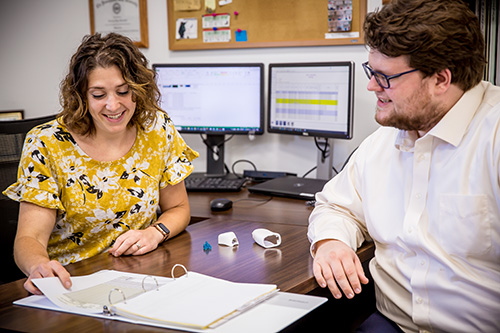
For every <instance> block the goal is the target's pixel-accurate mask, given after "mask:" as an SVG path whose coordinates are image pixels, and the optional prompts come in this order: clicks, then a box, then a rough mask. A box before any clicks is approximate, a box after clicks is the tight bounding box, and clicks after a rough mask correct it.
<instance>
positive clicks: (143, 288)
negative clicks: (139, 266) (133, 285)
mask: <svg viewBox="0 0 500 333" xmlns="http://www.w3.org/2000/svg"><path fill="white" fill-rule="evenodd" d="M147 278H152V279H153V280H154V281H155V283H156V290H160V286H159V285H158V280H156V278H155V277H154V276H151V275H148V276H145V277H144V279H142V290H144V292H146V291H147V290H146V288H145V287H144V281H145V280H146V279H147Z"/></svg>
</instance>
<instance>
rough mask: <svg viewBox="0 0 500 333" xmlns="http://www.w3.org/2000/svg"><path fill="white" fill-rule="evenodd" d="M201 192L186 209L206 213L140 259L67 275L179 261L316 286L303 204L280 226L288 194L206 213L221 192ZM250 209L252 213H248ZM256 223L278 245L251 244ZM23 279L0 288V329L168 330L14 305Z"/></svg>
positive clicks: (88, 263) (289, 287)
mask: <svg viewBox="0 0 500 333" xmlns="http://www.w3.org/2000/svg"><path fill="white" fill-rule="evenodd" d="M206 196H207V198H206V199H204V198H203V197H204V196H203V195H198V194H197V195H195V196H192V195H190V201H191V204H192V205H193V204H196V203H200V205H199V206H198V207H193V208H192V210H193V212H195V213H196V212H199V214H200V215H202V214H204V215H205V216H206V215H210V216H212V217H211V218H208V219H207V218H205V219H199V220H200V221H199V222H197V223H192V224H190V225H189V226H188V227H187V228H186V231H184V232H183V233H181V234H180V235H178V236H177V237H175V238H173V239H171V240H169V241H167V242H165V243H164V244H162V245H161V246H160V247H159V248H158V249H156V250H155V251H153V252H151V253H148V254H146V255H143V256H127V257H118V258H115V257H113V256H111V255H109V254H106V253H105V254H100V255H97V256H95V257H92V258H89V259H86V260H83V261H81V262H78V263H74V264H70V265H68V266H66V267H67V269H68V271H69V272H70V273H71V274H72V275H86V274H90V273H93V272H96V271H99V270H102V269H113V270H120V271H127V272H134V273H141V274H150V275H160V276H170V270H171V268H172V266H173V265H174V264H177V263H180V264H183V265H184V266H185V267H187V269H188V270H191V271H195V272H199V273H203V274H207V275H211V276H215V277H219V278H223V279H227V280H230V281H235V282H252V283H274V284H277V285H278V288H280V289H281V290H282V291H288V292H295V293H309V292H311V291H313V290H315V289H316V288H318V285H317V283H316V281H315V279H314V276H313V272H312V258H311V256H310V254H309V245H310V244H309V241H308V240H307V235H306V232H307V226H306V223H307V216H308V215H309V209H310V208H308V207H306V206H305V205H304V204H303V202H301V201H297V200H294V201H295V204H299V206H297V207H298V208H295V209H292V210H295V211H296V212H295V213H296V214H297V215H296V216H295V218H293V217H290V222H291V221H295V220H299V221H300V222H296V223H286V222H287V220H286V219H285V217H287V216H289V214H290V212H281V210H282V209H284V207H285V208H286V207H291V206H294V205H293V203H294V202H293V201H292V202H290V201H289V200H292V199H280V198H274V199H273V200H272V201H271V202H269V203H267V204H266V205H269V206H267V208H265V209H256V208H255V207H253V208H250V207H241V209H239V208H238V206H235V208H233V210H232V211H229V212H224V213H211V212H210V213H209V214H206V213H207V212H206V209H207V208H206V206H203V205H202V204H203V202H205V203H206V201H208V202H209V201H210V198H214V197H220V195H213V194H208V195H206ZM237 196H242V197H245V196H247V197H248V196H249V195H248V193H246V194H245V193H238V194H235V197H237ZM228 197H229V196H228ZM233 198H234V197H233ZM275 199H277V200H275ZM262 206H265V205H262ZM261 208H262V207H261ZM203 210H205V211H203ZM251 211H253V212H254V214H253V215H252V216H251V214H250V212H251ZM273 211H274V212H275V213H276V215H275V216H277V217H276V220H277V221H278V223H275V222H274V220H273V219H266V216H267V214H270V216H274V215H273ZM261 213H262V215H261ZM282 213H283V214H282ZM236 215H238V216H243V217H247V216H251V217H252V219H250V218H248V219H247V218H233V217H234V216H236ZM292 215H293V214H292ZM206 217H209V216H206ZM303 220H305V221H306V223H305V224H301V223H302V221H303ZM256 228H267V229H269V230H272V231H274V232H278V233H279V234H280V235H281V237H282V244H281V245H280V246H279V247H277V248H273V249H264V248H262V247H260V246H259V245H257V244H255V243H254V241H253V238H252V235H251V233H252V231H253V230H254V229H256ZM226 231H233V232H235V233H236V235H237V237H238V240H239V243H240V245H239V246H238V247H235V248H229V247H222V246H219V245H218V244H217V240H218V235H219V234H220V233H223V232H226ZM206 241H207V242H208V243H209V244H210V245H211V246H212V250H211V251H210V252H208V253H205V252H204V251H203V244H204V243H205V242H206ZM358 254H359V255H360V258H361V260H362V261H366V260H369V258H371V257H372V256H373V247H372V246H371V245H365V246H363V247H362V248H361V249H360V250H359V251H358ZM23 283H24V279H23V280H18V281H15V282H12V283H8V284H4V285H0V329H10V330H16V331H46V332H63V331H64V332H67V331H70V330H75V331H78V332H103V331H107V332H115V331H117V332H119V331H134V332H156V331H158V332H165V331H166V330H163V329H157V328H154V327H149V326H141V325H133V324H128V323H123V322H115V321H112V320H104V319H97V318H90V317H85V316H78V315H71V314H66V313H62V312H55V311H48V310H40V309H35V308H27V307H21V306H14V305H12V302H13V301H15V300H17V299H20V298H23V297H26V296H28V293H27V292H26V291H25V290H24V288H23ZM167 331H168V330H167Z"/></svg>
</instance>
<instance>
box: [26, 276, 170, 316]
mask: <svg viewBox="0 0 500 333" xmlns="http://www.w3.org/2000/svg"><path fill="white" fill-rule="evenodd" d="M169 280H171V279H169V278H165V277H152V276H147V275H142V274H134V273H127V272H118V271H111V270H104V271H99V272H97V273H94V274H91V275H85V276H76V277H71V281H72V283H73V285H72V287H71V288H70V289H66V288H64V287H63V286H62V284H61V282H60V281H59V278H57V277H52V278H43V279H33V283H34V284H35V285H36V286H37V287H38V289H40V290H41V291H42V292H43V293H44V295H45V296H46V297H47V298H48V299H49V300H50V301H51V302H52V303H54V304H56V305H57V306H59V307H61V308H66V309H72V310H74V311H77V312H86V313H102V312H103V306H104V305H106V306H108V307H109V306H110V300H111V303H119V302H123V301H124V300H125V301H126V300H131V299H133V298H134V297H136V296H138V295H140V294H142V293H144V292H146V291H149V290H156V289H157V288H158V287H160V286H161V285H163V284H164V283H166V281H169ZM157 283H158V285H157Z"/></svg>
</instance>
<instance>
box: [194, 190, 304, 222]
mask: <svg viewBox="0 0 500 333" xmlns="http://www.w3.org/2000/svg"><path fill="white" fill-rule="evenodd" d="M216 198H227V199H230V200H232V201H233V202H234V203H233V208H232V209H230V210H228V211H225V212H212V211H210V201H211V200H213V199H216ZM269 198H271V197H269V196H266V195H259V194H252V193H250V192H248V190H246V189H244V190H242V191H240V192H218V193H215V192H208V193H207V192H190V193H189V204H190V206H191V216H192V221H193V222H197V221H200V220H203V219H206V218H207V217H210V218H217V219H221V218H222V219H226V218H235V219H241V220H246V221H259V222H273V223H283V224H292V225H302V226H307V225H308V218H309V215H310V214H311V212H312V210H313V207H311V206H307V205H306V201H304V200H299V199H288V198H280V197H272V199H271V200H270V201H268V202H265V200H266V199H269Z"/></svg>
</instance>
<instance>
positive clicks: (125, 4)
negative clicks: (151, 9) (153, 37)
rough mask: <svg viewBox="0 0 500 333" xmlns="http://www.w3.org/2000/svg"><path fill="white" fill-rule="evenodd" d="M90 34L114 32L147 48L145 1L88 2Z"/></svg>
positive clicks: (100, 0) (113, 0) (98, 0)
mask: <svg viewBox="0 0 500 333" xmlns="http://www.w3.org/2000/svg"><path fill="white" fill-rule="evenodd" d="M89 9H90V32H91V33H92V34H94V33H96V32H100V33H103V34H107V33H110V32H115V33H118V34H121V35H124V36H127V37H129V38H130V39H132V40H133V41H134V44H135V45H137V46H138V47H144V48H147V47H149V41H148V14H147V0H89Z"/></svg>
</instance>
